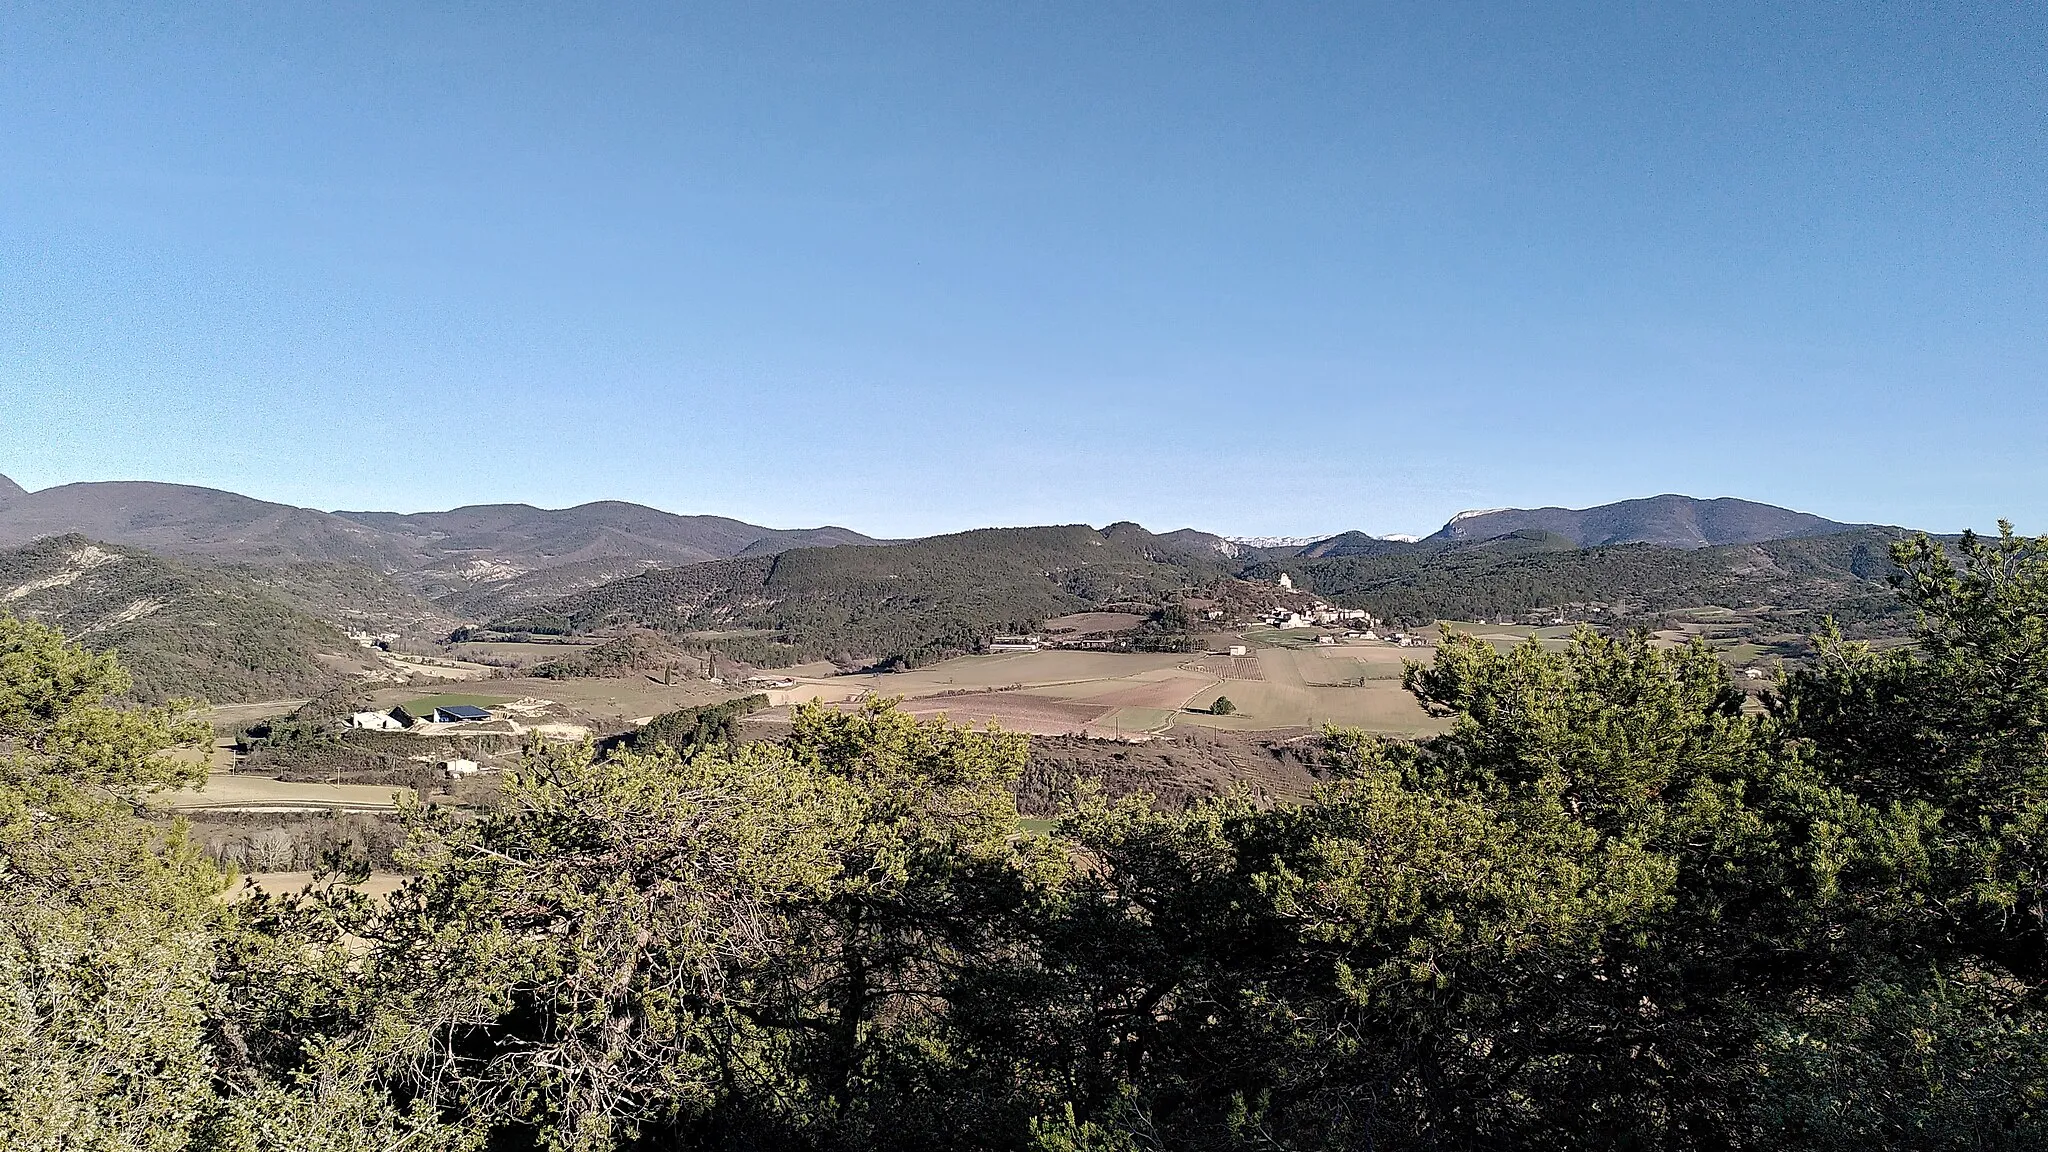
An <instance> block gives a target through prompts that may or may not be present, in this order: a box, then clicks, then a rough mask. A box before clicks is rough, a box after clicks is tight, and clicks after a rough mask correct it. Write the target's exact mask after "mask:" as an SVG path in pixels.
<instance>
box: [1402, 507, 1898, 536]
mask: <svg viewBox="0 0 2048 1152" xmlns="http://www.w3.org/2000/svg"><path fill="white" fill-rule="evenodd" d="M1861 527H1868V525H1860V524H1844V523H1842V522H1840V521H1836V520H1829V519H1827V518H1826V517H1823V516H1816V515H1814V514H1812V513H1811V512H1795V511H1793V510H1791V509H1789V508H1780V507H1778V506H1777V505H1774V504H1759V503H1757V502H1755V501H1753V500H1738V499H1735V498H1734V497H1729V496H1723V497H1719V498H1717V499H1712V500H1702V499H1698V498H1696V497H1692V496H1680V495H1676V494H1666V495H1663V496H1651V497H1647V498H1645V499H1641V500H1623V501H1619V502H1617V503H1614V504H1601V505H1599V506H1597V507H1593V508H1486V509H1479V510H1476V511H1471V512H1460V513H1458V514H1457V515H1456V516H1453V517H1451V519H1450V522H1449V523H1447V524H1445V525H1444V526H1443V527H1442V528H1440V529H1438V530H1437V531H1436V533H1435V534H1434V535H1431V536H1430V537H1428V539H1429V540H1436V541H1475V540H1490V539H1492V538H1494V537H1497V536H1505V535H1507V534H1509V533H1511V532H1520V531H1537V532H1549V533H1554V534H1556V535H1558V536H1562V537H1564V538H1566V539H1568V540H1570V541H1571V542H1572V543H1574V544H1576V545H1578V546H1579V547H1581V548H1598V547H1602V546H1605V545H1610V544H1657V545H1661V546H1663V547H1666V548H1711V547H1714V546H1717V545H1722V544H1760V543H1763V542H1764V541H1767V540H1790V539H1795V538H1798V537H1802V536H1826V535H1831V534H1834V533H1838V532H1847V531H1850V530H1852V529H1855V528H1861Z"/></svg>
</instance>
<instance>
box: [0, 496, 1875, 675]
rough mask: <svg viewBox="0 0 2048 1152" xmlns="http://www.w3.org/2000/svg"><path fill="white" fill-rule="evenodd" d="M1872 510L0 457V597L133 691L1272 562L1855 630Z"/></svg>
mask: <svg viewBox="0 0 2048 1152" xmlns="http://www.w3.org/2000/svg"><path fill="white" fill-rule="evenodd" d="M1899 534H1900V530H1898V529H1885V528H1874V527H1870V526H1860V527H1859V526H1854V525H1846V524H1841V523H1838V522H1835V521H1832V520H1828V519H1825V518H1823V517H1819V516H1814V515H1811V514H1808V513H1803V512H1794V511H1791V510H1788V509H1783V508H1777V507H1774V506H1771V505H1766V504H1758V503H1754V502H1750V501H1744V500H1735V499H1726V498H1724V499H1717V500H1699V499H1693V498H1690V497H1685V496H1676V495H1666V496H1657V497H1651V498H1649V499H1644V500H1630V501H1623V502H1620V503H1617V504H1609V505H1603V506H1600V507H1597V508H1587V509H1565V508H1537V509H1490V510H1484V511H1478V512H1470V513H1461V514H1460V515H1458V516H1456V517H1454V518H1452V520H1451V521H1450V522H1449V523H1448V524H1446V525H1445V526H1444V527H1443V528H1442V529H1441V530H1440V531H1438V532H1437V533H1435V534H1434V535H1432V536H1430V537H1428V538H1425V539H1423V540H1420V541H1415V540H1403V539H1397V538H1392V537H1374V536H1370V535H1368V534H1366V533H1363V532H1344V533H1339V534H1337V535H1334V536H1328V537H1324V538H1321V539H1317V540H1307V541H1304V540H1300V539H1274V538H1264V539H1257V538H1236V539H1232V538H1226V537H1223V536H1219V535H1215V534H1212V533H1208V532H1203V531H1198V530H1195V529H1181V530H1179V531H1175V532H1166V533H1157V534H1155V533H1152V532H1149V531H1147V530H1145V529H1144V528H1142V527H1140V526H1138V525H1136V524H1130V523H1121V524H1112V525H1109V526H1108V527H1105V528H1101V529H1096V528H1092V527H1089V526H1088V525H1064V526H1051V527H1041V528H1017V529H978V530H974V531H969V532H961V533H953V534H949V535H944V536H934V537H926V538H923V539H919V540H911V541H880V540H875V539H872V538H870V537H867V536H864V535H862V534H860V533H858V532H854V531H852V530H850V529H845V528H838V527H822V528H810V529H794V530H790V529H773V528H766V527H762V526H760V525H755V524H748V523H745V522H742V521H739V520H733V519H728V518H725V517H719V516H681V515H676V514H674V513H669V512H663V511H660V510H658V509H653V508H647V507H643V506H641V505H637V504H628V503H623V502H618V501H601V502H597V503H592V504H584V505H579V506H577V507H574V508H563V509H544V508H535V507H531V506H529V505H524V504H493V505H478V506H471V507H464V508H456V509H452V510H450V511H446V512H424V513H396V512H375V511H342V512H324V511H318V510H315V509H308V508H295V507H291V506H288V505H283V504H276V503H271V502H268V501H263V500H257V499H253V498H251V497H247V496H242V495H238V494H236V493H232V492H223V491H218V490H215V489H209V488H199V487H192V486H188V485H178V484H160V483H149V482H115V483H86V484H69V485H63V486H61V487H55V488H49V489H45V490H42V491H37V492H29V491H26V490H24V489H23V488H21V487H20V486H19V485H17V484H14V483H13V482H12V481H8V480H6V478H5V477H0V549H5V548H8V547H10V546H19V547H17V548H16V549H15V550H14V551H13V552H11V553H8V552H0V609H4V610H10V611H15V612H17V613H20V614H23V615H28V616H32V617H35V618H38V619H42V620H45V621H47V622H50V623H53V624H56V625H57V626H59V627H62V628H63V629H65V631H66V632H67V633H70V634H73V635H77V636H81V637H86V638H88V639H89V641H90V642H92V643H94V644H95V645H96V646H105V647H112V648H115V649H118V650H119V651H121V653H122V655H123V657H124V659H126V660H128V661H129V663H130V666H131V667H133V668H135V669H136V671H137V679H138V689H137V694H138V695H139V696H141V697H142V698H145V699H160V698H163V697H164V696H166V695H168V694H172V693H174V692H177V691H198V692H203V693H206V694H208V695H210V696H214V697H215V698H217V699H218V698H227V699H248V698H251V694H269V695H287V694H303V693H306V692H309V691H313V690H316V689H317V688H318V687H319V686H320V685H321V684H322V683H325V682H331V681H332V680H333V679H334V677H335V676H337V675H340V674H341V673H340V672H339V665H338V664H337V661H338V660H344V659H346V658H348V657H349V655H350V653H351V652H359V651H360V650H359V649H355V648H354V647H353V645H351V644H349V643H348V642H347V641H346V638H345V637H343V636H342V635H341V632H342V630H349V631H358V632H370V633H384V632H393V633H398V634H400V635H401V636H402V637H404V638H406V639H407V641H408V642H409V643H410V642H423V643H428V644H432V643H434V642H437V641H439V640H440V639H441V638H443V637H446V636H448V635H449V634H451V632H453V631H455V630H456V629H457V628H458V626H463V625H468V626H469V627H470V628H471V630H472V631H475V630H476V629H477V627H478V626H480V625H485V624H488V625H489V628H487V629H484V631H486V632H488V631H495V632H499V633H520V632H526V633H552V634H576V635H591V634H600V635H602V634H613V633H616V632H618V631H619V630H621V629H631V628H651V629H654V630H657V631H658V632H661V633H665V634H667V635H668V637H670V642H673V643H677V644H682V645H685V646H690V647H697V648H705V649H712V650H717V651H721V652H723V653H724V654H726V655H728V656H730V657H733V658H736V659H738V660H740V661H742V662H745V663H750V664H754V665H756V666H762V667H768V666H778V665H786V664H789V663H791V662H793V661H803V660H811V659H819V658H828V659H831V660H833V661H835V662H837V663H839V664H841V665H882V666H899V667H900V666H906V665H914V664H919V663H924V662H927V661H930V660H935V659H941V658H944V657H945V656H948V655H952V654H955V653H959V652H964V651H973V650H975V649H976V648H977V647H978V646H980V645H981V644H983V643H986V642H987V641H988V639H989V638H990V637H991V636H994V635H999V634H1005V633H1009V632H1029V631H1034V630H1036V629H1038V628H1039V627H1040V626H1042V624H1043V623H1044V621H1045V620H1047V619H1048V618H1051V617H1055V616H1060V615H1064V614H1067V613H1074V612H1085V611H1115V612H1119V613H1135V614H1137V616H1138V617H1139V618H1149V619H1150V623H1147V624H1146V625H1145V626H1144V630H1146V633H1145V636H1144V637H1142V639H1144V640H1145V642H1146V643H1154V642H1156V643H1174V642H1178V641H1177V640H1176V639H1175V635H1178V636H1179V639H1180V640H1185V639H1186V634H1185V633H1186V630H1187V629H1188V628H1190V627H1191V625H1190V622H1189V621H1188V620H1187V618H1186V616H1185V614H1184V612H1181V609H1177V608H1176V605H1180V604H1181V602H1182V600H1183V599H1184V598H1185V597H1189V596H1193V597H1194V598H1195V599H1196V600H1197V601H1203V600H1206V601H1208V602H1210V603H1221V604H1223V605H1225V606H1226V607H1227V608H1230V610H1231V611H1233V612H1238V614H1240V615H1241V614H1243V613H1242V612H1241V611H1239V610H1240V609H1246V610H1249V609H1251V608H1254V607H1256V606H1257V605H1256V604H1254V603H1253V602H1254V601H1259V602H1263V601H1261V597H1264V598H1266V599H1270V598H1271V597H1272V596H1273V595H1274V593H1275V591H1276V588H1277V582H1278V579H1279V577H1280V576H1281V575H1282V574H1286V575H1288V576H1289V577H1290V579H1291V580H1292V581H1293V583H1294V586H1295V587H1296V588H1297V589H1299V590H1300V591H1301V593H1302V594H1306V595H1320V596H1325V597H1329V598H1331V599H1332V600H1335V601H1338V602H1340V603H1342V604H1344V605H1345V606H1347V607H1351V606H1355V607H1361V608H1365V609H1368V610H1370V611H1372V612H1373V613H1374V614H1375V615H1378V616H1382V617H1388V618H1392V619H1394V620H1397V621H1411V622H1417V623H1419V622H1424V621H1427V620H1431V619H1440V618H1441V619H1486V618H1494V617H1499V616H1503V615H1519V614H1525V613H1528V612H1531V611H1534V610H1536V609H1539V608H1541V609H1544V610H1545V611H1551V610H1555V611H1556V612H1557V613H1561V614H1570V615H1571V616H1572V617H1573V618H1576V619H1597V620H1601V621H1603V622H1607V623H1614V624H1642V623H1652V622H1654V621H1655V620H1657V619H1659V618H1660V614H1666V613H1669V612H1671V611H1675V610H1685V609H1689V608H1696V607H1702V606H1721V607H1725V608H1731V609H1745V610H1755V611H1758V612H1764V613H1767V614H1775V615H1773V616H1772V619H1773V621H1774V622H1773V624H1772V626H1773V627H1776V628H1778V629H1779V630H1780V631H1798V630H1800V629H1802V628H1803V627H1805V624H1803V623H1802V621H1809V622H1810V621H1811V620H1813V619H1817V618H1818V616H1819V614H1821V613H1826V614H1832V615H1835V616H1837V617H1838V618H1841V619H1843V620H1844V621H1845V623H1858V622H1860V623H1861V624H1864V625H1868V626H1870V627H1875V628H1880V629H1881V628H1884V627H1889V624H1887V623H1886V622H1885V613H1887V612H1889V611H1891V610H1892V606H1893V605H1894V601H1893V600H1892V599H1891V598H1890V597H1889V595H1888V593H1886V591H1885V586H1884V577H1885V576H1886V575H1887V574H1888V572H1889V560H1888V556H1887V552H1886V549H1887V547H1888V546H1889V542H1890V541H1891V540H1894V539H1896V538H1897V537H1898V535H1899ZM885 545H886V546H885ZM1237 601H1244V603H1236V602H1237ZM1177 612H1181V614H1180V615H1176V613H1177ZM1151 630H1156V631H1157V632H1159V633H1162V634H1154V632H1153V631H1151ZM1166 633H1171V634H1173V635H1166Z"/></svg>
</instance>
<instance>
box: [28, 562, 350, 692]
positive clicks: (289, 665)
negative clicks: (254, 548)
mask: <svg viewBox="0 0 2048 1152" xmlns="http://www.w3.org/2000/svg"><path fill="white" fill-rule="evenodd" d="M0 609H5V610H7V611H11V612H13V613H14V614H15V615H17V616H22V617H26V618H29V619H34V620H40V621H42V622H43V623H46V624H50V625H52V626H54V627H57V628H60V629H62V630H63V631H64V633H65V634H66V635H68V636H71V637H73V638H74V639H77V640H79V641H82V642H83V643H85V644H87V645H89V646H90V647H93V648H95V649H100V650H111V651H113V652H115V653H117V654H118V655H119V656H120V657H121V662H122V663H123V664H124V665H126V666H127V668H128V670H129V672H130V673H131V674H132V675H133V676H134V677H135V696H136V697H137V698H138V699H141V700H145V701H161V700H165V699H168V698H170V697H174V696H203V697H205V698H206V699H209V700H213V701H216V702H226V701H241V700H266V699H276V698H279V697H286V696H306V695H311V694H314V693H317V692H321V691H324V690H326V689H328V688H330V687H332V686H333V685H334V684H335V683H336V677H335V676H334V674H332V673H330V672H328V671H327V670H325V669H323V668H322V667H320V665H319V664H318V663H317V662H315V661H314V659H313V656H314V654H315V653H318V652H346V651H348V650H349V649H350V648H352V647H353V646H352V645H350V644H349V642H348V640H347V639H346V638H345V637H343V636H342V635H341V633H340V632H339V631H337V630H336V629H335V628H334V627H333V626H332V625H329V624H326V623H323V622H321V621H319V620H315V619H313V618H312V617H310V616H308V615H306V614H305V613H303V612H300V611H298V610H296V609H294V608H293V607H291V606H290V605H289V604H287V603H286V602H284V601H283V600H281V599H279V598H278V597H277V596H275V595H273V594H272V593H270V592H268V591H266V590H264V589H263V588H261V587H260V586H258V585H256V584H254V583H252V582H250V581H248V580H246V579H242V578H240V577H237V576H236V575H234V574H233V573H231V572H228V571H226V570H223V569H220V568H217V567H214V566H211V565H207V564H201V563H196V562H189V561H179V560H168V559H165V558H163V557H160V556H153V555H151V554H149V553H147V552H143V551H140V550H138V549H132V548H116V547H113V546H111V545H105V544H96V543H94V542H92V541H90V540H87V539H86V538H85V537H83V536H77V535H70V536H56V537H52V538H50V539H47V540H39V541H37V542H35V543H33V544H30V545H28V546H26V547H23V548H18V549H15V550H13V551H8V552H0Z"/></svg>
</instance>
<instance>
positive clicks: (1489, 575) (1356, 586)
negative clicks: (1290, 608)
mask: <svg viewBox="0 0 2048 1152" xmlns="http://www.w3.org/2000/svg"><path fill="white" fill-rule="evenodd" d="M1897 538H1898V533H1896V532H1893V531H1890V530H1887V529H1875V528H1865V529H1857V530H1854V531H1850V532H1842V533H1837V534H1835V535H1831V536H1809V537H1801V538H1797V539H1791V540H1772V541H1768V542H1765V543H1761V544H1732V545H1724V546H1721V547H1715V548H1696V549H1681V548H1664V547H1658V546H1656V545H1652V544H1627V545H1620V546H1616V547H1607V548H1585V549H1581V548H1578V547H1576V546H1575V545H1573V544H1572V542H1571V541H1570V540H1569V539H1566V538H1564V537H1562V536H1557V535H1553V534H1549V533H1544V532H1539V531H1520V532H1515V533H1511V534H1509V535H1507V536H1502V537H1498V538H1494V539H1490V540H1484V541H1479V542H1476V543H1470V544H1463V543H1456V542H1442V541H1431V542H1424V543H1420V544H1407V545H1401V544H1390V543H1387V542H1384V541H1382V542H1380V544H1379V545H1378V546H1377V547H1375V548H1373V549H1372V550H1371V551H1370V552H1369V553H1368V554H1363V555H1342V556H1329V557H1324V558H1320V559H1288V560H1269V561H1264V562H1261V563H1258V564H1253V565H1250V566H1248V567H1247V568H1245V569H1244V570H1243V572H1242V574H1243V575H1245V576H1248V577H1251V578H1254V579H1271V578H1273V577H1274V576H1276V575H1278V574H1279V573H1281V572H1286V573H1288V574H1290V575H1291V576H1292V578H1293V579H1294V581H1295V583H1296V584H1297V585H1298V586H1300V587H1303V588H1308V589H1311V590H1313V591H1315V592H1317V593H1319V594H1321V595H1324V596H1327V597H1330V598H1331V599H1333V600H1336V601H1340V602H1342V603H1344V604H1347V605H1356V606H1358V607H1363V608H1366V609H1368V610H1370V611H1372V612H1373V613H1374V614H1375V615H1378V616H1383V617H1387V618H1391V619H1397V620H1407V621H1413V622H1418V623H1419V622H1425V621H1430V620H1474V619H1493V618H1498V617H1501V616H1509V615H1518V614H1521V613H1524V612H1528V611H1531V610H1534V609H1538V608H1551V609H1557V610H1560V611H1562V612H1564V613H1565V614H1567V615H1569V616H1571V617H1572V618H1574V619H1586V620H1591V621H1594V622H1596V623H1610V624H1637V623H1651V622H1654V621H1655V620H1656V619H1657V618H1658V616H1659V615H1660V614H1662V613H1666V612H1671V611H1675V610H1681V609H1687V608H1698V607H1703V606H1707V605H1718V606H1720V607H1725V608H1770V609H1775V610H1776V611H1777V612H1778V613H1780V614H1782V615H1783V616H1784V618H1785V620H1784V622H1785V623H1786V625H1787V626H1788V627H1789V628H1791V629H1792V630H1795V631H1798V630H1805V629H1807V628H1809V627H1811V626H1813V624H1814V622H1815V620H1816V619H1817V618H1818V617H1819V616H1820V615H1822V614H1827V615H1832V616H1834V617H1836V618H1837V619H1838V620H1839V621H1841V622H1842V623H1843V625H1844V626H1845V627H1849V628H1852V629H1864V630H1879V631H1899V630H1901V629H1903V628H1904V627H1905V626H1906V625H1908V624H1910V621H1909V620H1906V619H1905V618H1904V612H1903V609H1902V608H1901V606H1900V604H1899V602H1898V599H1897V598H1896V597H1895V596H1894V595H1893V594H1892V592H1891V589H1890V586H1889V585H1888V584H1887V583H1886V576H1887V575H1888V574H1889V573H1890V572H1891V571H1892V570H1893V569H1892V565H1891V561H1890V560H1889V559H1888V557H1887V549H1888V548H1889V547H1890V546H1891V544H1892V543H1893V542H1894V541H1895V540H1896V539H1897Z"/></svg>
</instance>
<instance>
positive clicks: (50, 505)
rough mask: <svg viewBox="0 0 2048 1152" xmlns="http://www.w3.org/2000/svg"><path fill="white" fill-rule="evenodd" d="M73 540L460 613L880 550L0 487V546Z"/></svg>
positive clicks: (839, 534)
mask: <svg viewBox="0 0 2048 1152" xmlns="http://www.w3.org/2000/svg"><path fill="white" fill-rule="evenodd" d="M72 532H76V533H79V534H82V535H84V536H86V537H88V538H90V539H93V540H97V541H101V542H104V543H110V544H120V545H126V546H130V547H136V548H146V549H148V550H150V551H152V552H158V553H163V554H166V555H173V556H190V557H200V558H204V559H208V560H215V561H233V562H241V563H248V564H260V565H282V564H303V563H339V564H349V565H354V566H358V567H362V568H367V569H370V570H372V571H375V572H378V573H382V574H384V575H387V576H390V577H393V578H394V579H395V580H397V581H398V582H399V583H401V584H403V585H404V586H406V587H407V588H409V589H411V590H412V591H414V592H416V593H419V594H421V595H424V596H427V597H430V598H436V599H440V598H444V597H453V598H454V602H453V604H452V605H451V607H454V608H456V609H458V610H461V609H464V608H470V607H481V606H482V605H481V603H474V604H473V603H471V602H484V601H487V602H488V603H489V605H490V606H491V607H492V608H493V609H494V610H495V609H498V608H502V607H504V606H506V605H508V604H516V603H520V602H522V601H523V600H528V599H534V598H546V597H552V596H559V595H562V594H564V593H566V592H568V591H571V590H573V589H574V588H577V587H589V586H592V585H596V584H601V583H604V582H606V581H608V580H615V579H618V578H620V577H622V576H628V575H632V574H634V573H636V572H639V571H644V570H646V569H647V568H651V567H656V566H673V565H678V564H692V563H698V562H701V561H705V560H719V559H725V558H729V557H734V556H746V555H762V554H772V553H774V552H778V551H781V550H783V549H787V548H824V547H831V546H833V545H836V544H848V543H861V544H872V543H877V541H874V540H872V539H870V538H869V537H867V536H863V535H862V534H860V533H858V532H854V531H852V530H850V529H846V528H837V527H830V526H828V527H823V528H808V529H794V530H785V529H775V528H765V527H762V526H760V525H758V524H748V523H745V522H743V521H739V520H733V519H729V518H727V517H724V516H680V515H677V514H675V513H672V512H663V511H660V510H659V509H655V508H647V507H643V506H641V505H638V504H628V503H624V502H621V501H613V500H606V501H599V502H597V503H592V504H583V505H579V506H577V507H574V508H562V509H548V508H535V507H532V506H530V505H526V504H490V505H478V506H473V507H466V508H456V509H453V510H451V511H447V512H423V513H412V514H406V513H398V512H322V511H318V510H315V509H311V508H295V507H292V506H290V505H286V504H274V503H271V502H269V501H266V500H258V499H254V498H252V497H248V496H242V495H239V494H237V493H233V492H223V491H220V490H218V489H213V488H200V487H194V486H191V485H185V484H161V483H155V482H150V481H105V482H94V483H81V484H65V485H61V486H59V487H54V488H45V489H43V490H41V491H37V492H30V491H27V490H25V489H23V488H22V487H21V486H20V485H18V484H16V483H14V482H13V481H12V480H9V479H7V478H6V477H4V476H0V547H7V546H11V545H18V544H25V543H27V542H29V541H31V540H38V539H42V538H45V537H50V536H59V535H63V534H66V533H72Z"/></svg>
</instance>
